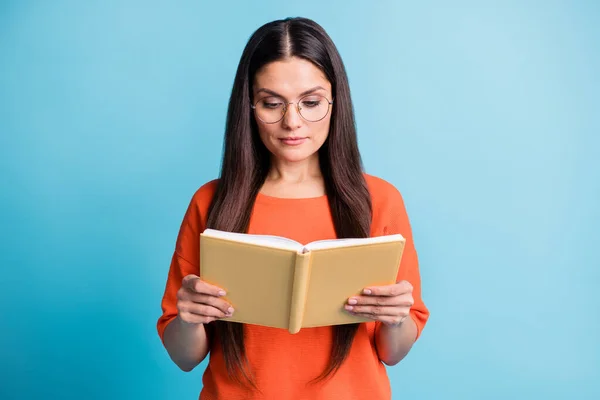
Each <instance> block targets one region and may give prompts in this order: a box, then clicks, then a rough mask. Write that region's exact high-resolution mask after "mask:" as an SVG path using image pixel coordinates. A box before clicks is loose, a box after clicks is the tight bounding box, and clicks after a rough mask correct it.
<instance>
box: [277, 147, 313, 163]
mask: <svg viewBox="0 0 600 400" xmlns="http://www.w3.org/2000/svg"><path fill="white" fill-rule="evenodd" d="M298 150H300V149H298ZM298 150H280V151H277V152H275V153H274V155H275V157H276V158H277V159H279V160H281V161H286V162H290V163H293V162H300V161H305V160H307V159H309V158H312V157H313V156H315V155H316V151H306V150H300V151H298Z"/></svg>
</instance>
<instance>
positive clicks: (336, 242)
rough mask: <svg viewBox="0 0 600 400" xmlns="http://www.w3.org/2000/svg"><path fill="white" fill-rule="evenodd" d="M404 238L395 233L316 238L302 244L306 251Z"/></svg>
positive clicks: (388, 241) (386, 241)
mask: <svg viewBox="0 0 600 400" xmlns="http://www.w3.org/2000/svg"><path fill="white" fill-rule="evenodd" d="M403 239H404V238H403V237H402V235H400V234H395V235H384V236H376V237H370V238H357V239H329V240H317V241H315V242H311V243H309V244H307V245H306V246H304V249H306V250H307V251H311V250H322V249H334V248H339V247H350V246H361V245H366V244H374V243H390V242H397V241H402V240H403Z"/></svg>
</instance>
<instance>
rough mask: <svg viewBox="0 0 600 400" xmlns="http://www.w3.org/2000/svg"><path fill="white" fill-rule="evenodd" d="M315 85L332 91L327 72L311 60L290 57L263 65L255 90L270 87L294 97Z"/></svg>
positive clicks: (255, 80) (259, 71)
mask: <svg viewBox="0 0 600 400" xmlns="http://www.w3.org/2000/svg"><path fill="white" fill-rule="evenodd" d="M315 86H322V87H324V88H325V89H326V90H327V91H328V92H331V84H330V83H329V81H328V80H327V78H326V77H325V74H323V72H322V71H321V70H320V69H319V68H318V67H317V66H315V65H314V64H313V63H311V62H310V61H307V60H304V59H301V58H295V57H293V58H289V59H285V60H281V61H274V62H272V63H269V64H266V65H265V66H263V67H262V68H261V69H260V70H258V72H257V73H256V75H255V77H254V85H253V91H254V93H256V91H257V90H259V89H261V88H263V89H269V90H272V91H274V92H277V93H279V94H281V95H283V96H286V97H287V96H289V97H293V96H296V95H298V94H299V93H302V92H304V91H305V90H308V89H310V88H313V87H315Z"/></svg>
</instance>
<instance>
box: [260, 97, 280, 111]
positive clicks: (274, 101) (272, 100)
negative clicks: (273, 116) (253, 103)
mask: <svg viewBox="0 0 600 400" xmlns="http://www.w3.org/2000/svg"><path fill="white" fill-rule="evenodd" d="M259 104H260V106H261V107H262V108H266V109H269V110H275V109H277V108H280V107H283V100H281V99H278V98H276V97H267V98H264V99H261V100H260V103H259Z"/></svg>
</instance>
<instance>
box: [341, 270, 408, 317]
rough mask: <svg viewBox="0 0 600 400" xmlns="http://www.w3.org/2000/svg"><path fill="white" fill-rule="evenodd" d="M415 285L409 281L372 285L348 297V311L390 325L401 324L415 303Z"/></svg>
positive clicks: (346, 307)
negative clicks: (413, 293) (358, 294)
mask: <svg viewBox="0 0 600 400" xmlns="http://www.w3.org/2000/svg"><path fill="white" fill-rule="evenodd" d="M412 292H413V287H412V285H411V284H410V283H409V282H408V281H400V282H398V283H395V284H393V285H387V286H371V287H368V288H365V289H364V290H363V294H362V295H361V296H353V297H350V298H349V299H348V303H347V304H346V306H345V309H346V311H348V312H350V313H351V314H353V315H356V316H360V317H367V318H370V319H373V320H375V321H380V322H382V323H384V324H386V325H389V326H400V325H401V324H402V322H404V320H405V319H406V318H407V317H408V314H409V311H410V308H411V307H412V306H413V304H414V299H413V296H412Z"/></svg>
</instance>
